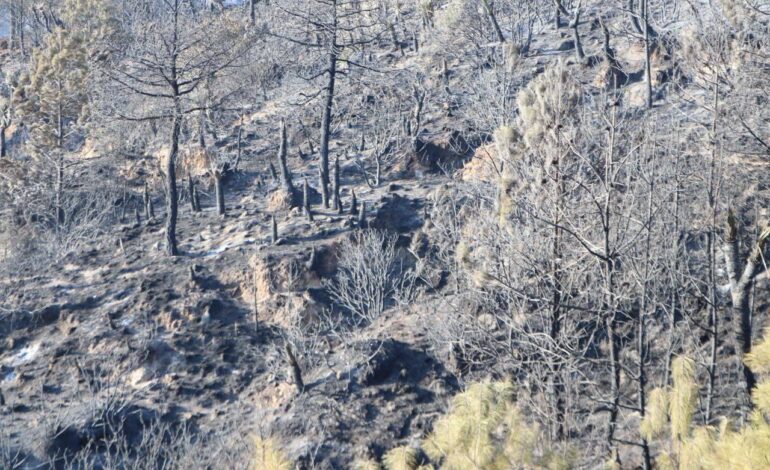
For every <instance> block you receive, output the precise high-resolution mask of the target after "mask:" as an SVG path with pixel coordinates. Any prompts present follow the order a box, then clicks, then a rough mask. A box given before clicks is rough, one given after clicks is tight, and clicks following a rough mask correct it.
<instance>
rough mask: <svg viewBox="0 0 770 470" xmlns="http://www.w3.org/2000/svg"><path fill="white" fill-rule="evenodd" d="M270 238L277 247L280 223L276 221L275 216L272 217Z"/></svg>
mask: <svg viewBox="0 0 770 470" xmlns="http://www.w3.org/2000/svg"><path fill="white" fill-rule="evenodd" d="M270 229H271V230H270V238H271V241H272V243H273V245H275V244H276V243H277V242H278V223H277V222H276V221H275V214H271V215H270Z"/></svg>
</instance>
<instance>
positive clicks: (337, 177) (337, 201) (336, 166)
mask: <svg viewBox="0 0 770 470" xmlns="http://www.w3.org/2000/svg"><path fill="white" fill-rule="evenodd" d="M332 208H333V209H334V210H335V211H338V212H339V213H342V201H340V159H339V158H336V159H335V160H334V206H333V207H332Z"/></svg>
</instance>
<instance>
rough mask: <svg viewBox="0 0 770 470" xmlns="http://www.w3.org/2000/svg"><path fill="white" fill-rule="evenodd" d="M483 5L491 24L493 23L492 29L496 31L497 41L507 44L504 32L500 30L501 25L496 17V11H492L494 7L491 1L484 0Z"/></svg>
mask: <svg viewBox="0 0 770 470" xmlns="http://www.w3.org/2000/svg"><path fill="white" fill-rule="evenodd" d="M482 3H483V5H484V12H486V14H487V17H489V22H490V23H492V27H493V28H494V30H495V35H496V36H497V40H498V41H500V42H505V36H503V31H502V30H501V29H500V24H499V23H498V22H497V17H496V16H495V11H494V10H493V9H492V5H491V4H490V3H489V0H482Z"/></svg>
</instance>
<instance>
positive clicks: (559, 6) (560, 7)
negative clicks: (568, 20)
mask: <svg viewBox="0 0 770 470" xmlns="http://www.w3.org/2000/svg"><path fill="white" fill-rule="evenodd" d="M553 4H554V7H555V9H556V29H559V28H561V15H564V16H566V17H569V12H568V11H567V9H566V8H565V7H564V4H563V3H561V0H553Z"/></svg>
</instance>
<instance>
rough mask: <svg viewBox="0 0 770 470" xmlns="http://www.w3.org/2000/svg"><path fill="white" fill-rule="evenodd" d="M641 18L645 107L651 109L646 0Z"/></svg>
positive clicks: (643, 1) (650, 68)
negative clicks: (642, 24) (642, 25)
mask: <svg viewBox="0 0 770 470" xmlns="http://www.w3.org/2000/svg"><path fill="white" fill-rule="evenodd" d="M642 19H643V20H644V84H645V87H646V92H647V109H652V65H651V64H650V48H651V47H652V46H651V44H650V41H651V39H652V38H651V37H650V21H649V18H648V16H647V0H642Z"/></svg>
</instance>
